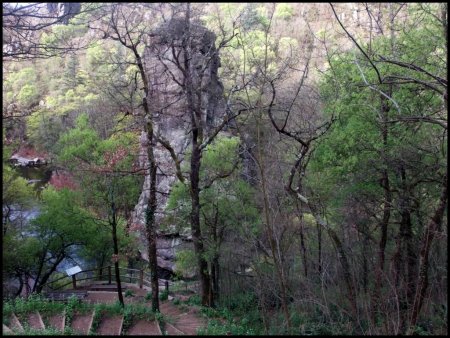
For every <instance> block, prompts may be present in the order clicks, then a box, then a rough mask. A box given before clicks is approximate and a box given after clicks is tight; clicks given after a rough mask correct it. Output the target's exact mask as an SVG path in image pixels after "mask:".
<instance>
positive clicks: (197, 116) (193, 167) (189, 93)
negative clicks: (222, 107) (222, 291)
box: [182, 3, 214, 306]
mask: <svg viewBox="0 0 450 338" xmlns="http://www.w3.org/2000/svg"><path fill="white" fill-rule="evenodd" d="M190 11H191V10H190V3H187V4H186V16H185V22H186V25H185V26H186V34H185V38H183V40H182V50H183V64H184V69H183V72H184V74H183V76H184V80H185V86H184V89H185V91H186V99H187V107H188V111H189V114H190V117H191V128H192V130H191V133H192V139H191V140H192V142H191V144H192V155H191V162H190V195H191V203H192V207H191V215H190V218H191V231H192V241H193V242H194V249H195V254H196V256H197V265H198V270H199V275H200V286H201V293H202V296H201V297H202V305H203V306H213V304H214V300H213V298H212V293H211V277H210V274H209V271H208V262H207V261H206V259H205V257H204V253H205V249H204V244H203V238H202V234H201V228H200V187H199V183H200V165H201V158H202V152H201V149H200V146H201V143H202V142H203V126H202V114H201V110H200V106H198V105H196V103H195V98H194V91H195V90H200V88H197V86H195V85H194V83H193V77H192V73H191V53H190V46H189V39H190V38H191V37H190V13H191V12H190ZM197 94H198V93H197ZM197 96H198V95H197Z"/></svg>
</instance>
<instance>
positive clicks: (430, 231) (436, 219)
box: [408, 174, 448, 334]
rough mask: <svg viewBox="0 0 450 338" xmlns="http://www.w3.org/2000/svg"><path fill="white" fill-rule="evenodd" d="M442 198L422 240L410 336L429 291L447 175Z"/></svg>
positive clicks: (444, 204) (443, 206)
mask: <svg viewBox="0 0 450 338" xmlns="http://www.w3.org/2000/svg"><path fill="white" fill-rule="evenodd" d="M442 187H443V188H442V192H441V196H440V198H439V204H438V207H437V209H436V211H435V212H434V215H433V217H432V218H431V220H430V222H429V223H428V225H427V228H426V229H425V234H424V237H423V240H422V248H421V249H420V269H419V280H418V282H417V287H416V293H415V297H414V303H413V307H412V313H411V322H410V325H409V330H408V331H409V332H408V333H409V334H412V333H413V332H414V328H415V326H416V323H417V318H418V316H419V313H420V310H421V309H422V305H423V301H424V299H425V294H426V292H427V289H428V257H429V254H430V250H431V244H432V242H433V238H434V235H435V233H436V229H437V228H438V227H439V224H440V223H441V222H442V218H443V216H444V212H445V208H446V206H447V198H448V196H447V174H445V178H444V182H443V186H442Z"/></svg>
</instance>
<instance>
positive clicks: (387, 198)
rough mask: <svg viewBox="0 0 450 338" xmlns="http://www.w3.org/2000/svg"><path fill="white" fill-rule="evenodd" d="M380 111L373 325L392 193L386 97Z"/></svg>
mask: <svg viewBox="0 0 450 338" xmlns="http://www.w3.org/2000/svg"><path fill="white" fill-rule="evenodd" d="M388 95H389V96H391V95H392V85H389V90H388ZM380 110H381V118H382V120H381V121H380V122H381V138H382V141H383V147H382V150H381V152H382V153H381V157H382V160H383V164H384V169H383V170H382V174H381V183H380V184H381V186H382V188H383V190H384V200H383V218H382V220H381V223H380V232H381V236H380V242H379V245H378V264H377V267H376V270H375V272H376V277H375V288H374V292H373V297H372V304H373V305H372V310H371V311H372V322H373V323H374V324H375V323H376V322H377V320H376V317H377V314H378V311H379V306H380V301H381V299H382V297H381V288H382V286H383V282H382V280H383V274H384V262H385V251H386V243H387V231H388V225H389V220H390V218H391V208H392V193H391V188H390V181H389V173H388V170H387V167H388V166H389V163H388V158H387V156H388V149H387V147H388V137H389V130H388V124H387V121H388V119H389V111H390V105H389V102H388V100H387V98H386V97H384V96H383V95H380Z"/></svg>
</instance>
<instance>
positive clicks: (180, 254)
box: [175, 249, 197, 276]
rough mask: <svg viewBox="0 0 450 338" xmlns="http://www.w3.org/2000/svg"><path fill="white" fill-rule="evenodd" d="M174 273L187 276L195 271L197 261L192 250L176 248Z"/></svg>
mask: <svg viewBox="0 0 450 338" xmlns="http://www.w3.org/2000/svg"><path fill="white" fill-rule="evenodd" d="M175 261H176V265H175V273H176V274H177V275H181V276H189V275H192V274H194V273H195V271H196V269H197V261H196V258H195V252H194V251H192V250H188V249H186V250H177V251H176V252H175Z"/></svg>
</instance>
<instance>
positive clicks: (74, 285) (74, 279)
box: [72, 274, 77, 290]
mask: <svg viewBox="0 0 450 338" xmlns="http://www.w3.org/2000/svg"><path fill="white" fill-rule="evenodd" d="M72 286H73V288H74V290H75V289H76V288H77V276H76V274H75V275H72Z"/></svg>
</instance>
